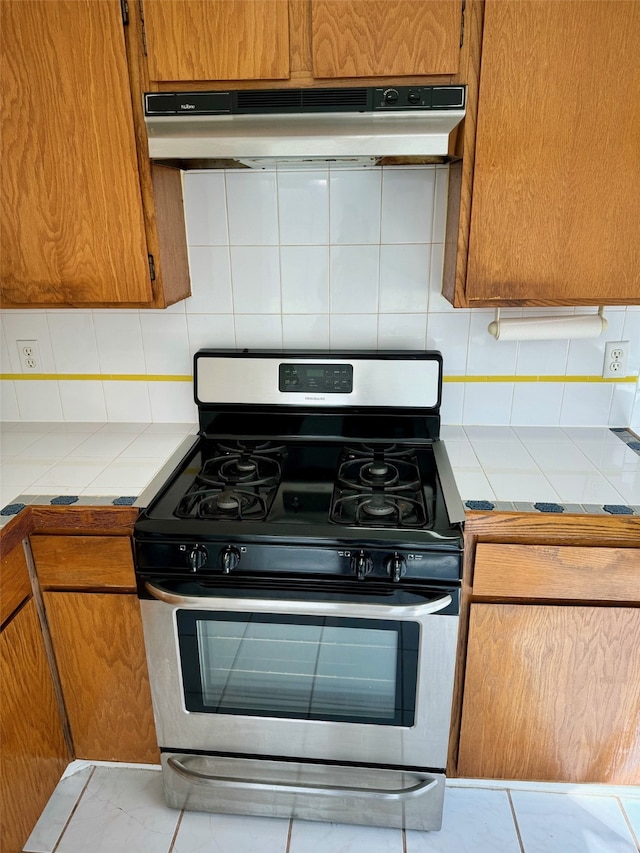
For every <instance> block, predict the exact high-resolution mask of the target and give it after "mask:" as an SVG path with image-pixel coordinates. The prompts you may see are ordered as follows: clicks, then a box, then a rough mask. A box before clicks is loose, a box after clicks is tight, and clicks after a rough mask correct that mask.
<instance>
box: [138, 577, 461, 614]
mask: <svg viewBox="0 0 640 853" xmlns="http://www.w3.org/2000/svg"><path fill="white" fill-rule="evenodd" d="M145 589H146V590H147V592H148V593H149V595H151V596H152V597H153V598H155V599H157V600H158V601H162V602H164V604H173V605H175V606H176V607H183V608H189V609H198V610H203V609H211V610H214V609H215V610H224V611H227V610H228V611H233V612H238V611H239V610H241V611H245V610H248V611H251V612H252V613H277V614H289V615H303V616H304V615H318V614H323V613H324V614H327V615H330V616H341V615H351V616H360V617H362V618H367V617H369V618H372V619H389V618H390V617H393V616H397V617H401V618H403V619H406V618H408V617H414V618H419V617H420V616H427V615H429V614H430V613H438V612H439V611H441V610H444V609H445V608H447V607H448V606H449V605H450V604H451V601H452V598H451V596H450V595H448V594H447V595H441V596H438V598H434V599H433V600H432V601H428V602H425V603H424V604H405V605H401V604H359V603H356V602H348V601H345V602H335V601H312V602H308V601H288V600H287V601H282V600H280V599H270V598H269V599H264V598H242V599H238V598H216V597H214V596H211V597H210V596H204V595H203V596H199V595H176V593H174V592H169V591H168V590H166V589H162V587H159V586H156V584H152V583H149V581H147V582H146V583H145Z"/></svg>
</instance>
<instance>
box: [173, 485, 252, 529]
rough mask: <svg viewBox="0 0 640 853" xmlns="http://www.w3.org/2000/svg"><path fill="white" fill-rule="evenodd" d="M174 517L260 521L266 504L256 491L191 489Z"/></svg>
mask: <svg viewBox="0 0 640 853" xmlns="http://www.w3.org/2000/svg"><path fill="white" fill-rule="evenodd" d="M176 515H178V516H179V517H182V518H208V519H214V520H215V519H226V520H230V519H231V520H243V519H247V520H254V521H255V520H260V519H263V518H266V515H267V504H266V501H265V499H264V497H263V496H262V495H260V494H259V493H258V492H257V491H250V490H245V489H233V490H225V491H215V490H212V489H197V488H196V489H193V490H192V491H190V492H187V494H186V495H185V496H184V497H183V498H182V500H181V501H180V503H179V505H178V508H177V510H176Z"/></svg>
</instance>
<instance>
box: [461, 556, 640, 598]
mask: <svg viewBox="0 0 640 853" xmlns="http://www.w3.org/2000/svg"><path fill="white" fill-rule="evenodd" d="M473 595H474V597H483V598H501V599H502V598H534V599H543V600H545V599H546V600H559V601H564V600H572V601H575V600H583V601H628V602H640V548H597V547H592V548H580V547H574V546H562V545H561V546H558V545H495V544H490V543H483V542H481V543H478V545H477V548H476V559H475V568H474V574H473Z"/></svg>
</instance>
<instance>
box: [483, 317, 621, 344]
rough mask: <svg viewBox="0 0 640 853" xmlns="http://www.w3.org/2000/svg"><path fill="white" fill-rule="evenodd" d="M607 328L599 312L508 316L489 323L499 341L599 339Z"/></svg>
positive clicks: (492, 333) (490, 329)
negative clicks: (568, 314) (567, 314)
mask: <svg viewBox="0 0 640 853" xmlns="http://www.w3.org/2000/svg"><path fill="white" fill-rule="evenodd" d="M606 328H607V321H606V320H605V319H604V317H602V316H601V315H600V314H575V315H573V316H570V317H567V316H561V315H559V316H550V317H508V318H506V319H504V320H503V319H499V320H494V321H493V322H492V323H489V329H488V330H489V333H490V334H491V335H493V337H494V338H495V339H496V340H499V341H548V340H562V339H566V338H597V337H598V335H601V334H602V332H603V331H604V330H605V329H606Z"/></svg>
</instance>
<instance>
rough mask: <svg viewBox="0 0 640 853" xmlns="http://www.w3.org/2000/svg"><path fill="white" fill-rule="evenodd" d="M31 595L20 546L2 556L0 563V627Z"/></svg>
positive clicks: (29, 582) (25, 564) (25, 563)
mask: <svg viewBox="0 0 640 853" xmlns="http://www.w3.org/2000/svg"><path fill="white" fill-rule="evenodd" d="M30 595H31V580H30V579H29V569H28V568H27V561H26V558H25V556H24V550H23V548H22V545H20V544H18V545H16V547H15V548H13V549H12V550H11V551H9V553H8V554H4V555H3V557H2V562H1V563H0V625H4V623H5V621H6V620H7V619H8V618H9V616H11V614H12V613H13V612H14V611H15V610H17V608H18V607H19V606H20V604H22V602H23V601H26V600H27V598H29V596H30Z"/></svg>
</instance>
